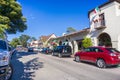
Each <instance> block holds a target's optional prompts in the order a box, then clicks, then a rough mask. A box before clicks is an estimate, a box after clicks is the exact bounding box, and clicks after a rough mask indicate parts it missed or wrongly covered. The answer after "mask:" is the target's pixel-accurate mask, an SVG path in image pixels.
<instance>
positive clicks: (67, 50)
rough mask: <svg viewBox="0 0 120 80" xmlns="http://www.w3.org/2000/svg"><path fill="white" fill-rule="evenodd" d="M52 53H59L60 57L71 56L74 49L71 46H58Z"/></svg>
mask: <svg viewBox="0 0 120 80" xmlns="http://www.w3.org/2000/svg"><path fill="white" fill-rule="evenodd" d="M52 55H53V56H55V55H57V56H58V57H63V56H71V55H72V50H71V47H70V46H65V45H63V46H57V47H56V48H55V49H53V52H52Z"/></svg>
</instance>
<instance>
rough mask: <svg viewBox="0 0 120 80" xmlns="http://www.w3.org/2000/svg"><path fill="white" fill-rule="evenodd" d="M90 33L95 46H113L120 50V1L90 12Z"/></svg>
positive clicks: (112, 0) (106, 4)
mask: <svg viewBox="0 0 120 80" xmlns="http://www.w3.org/2000/svg"><path fill="white" fill-rule="evenodd" d="M88 17H89V19H90V32H89V34H88V35H87V36H88V37H90V38H91V39H92V42H93V45H94V46H111V47H113V48H117V49H118V50H120V31H119V30H120V22H119V21H120V1H118V0H110V1H109V2H107V3H105V4H102V5H100V6H99V7H98V8H97V12H96V13H95V9H93V10H91V11H89V13H88Z"/></svg>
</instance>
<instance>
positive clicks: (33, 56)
mask: <svg viewBox="0 0 120 80" xmlns="http://www.w3.org/2000/svg"><path fill="white" fill-rule="evenodd" d="M12 65H13V68H14V73H13V77H12V80H120V67H108V68H106V69H100V68H97V67H96V66H95V65H94V64H90V63H85V62H80V63H77V62H75V61H74V59H73V58H69V57H64V58H58V57H56V56H51V55H45V54H41V53H27V52H19V53H16V54H14V55H13V58H12Z"/></svg>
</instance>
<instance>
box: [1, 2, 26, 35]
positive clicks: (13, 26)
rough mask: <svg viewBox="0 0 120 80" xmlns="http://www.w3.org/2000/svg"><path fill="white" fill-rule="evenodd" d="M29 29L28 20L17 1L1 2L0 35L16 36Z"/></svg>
mask: <svg viewBox="0 0 120 80" xmlns="http://www.w3.org/2000/svg"><path fill="white" fill-rule="evenodd" d="M26 29H27V25H26V18H25V17H23V14H22V7H21V5H20V4H19V3H18V2H17V0H0V34H3V32H4V31H6V32H7V33H9V34H16V33H17V32H23V31H24V30H26Z"/></svg>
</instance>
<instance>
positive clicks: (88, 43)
mask: <svg viewBox="0 0 120 80" xmlns="http://www.w3.org/2000/svg"><path fill="white" fill-rule="evenodd" d="M82 46H83V47H84V48H87V47H90V46H92V41H91V39H90V38H84V40H83V41H82Z"/></svg>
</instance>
